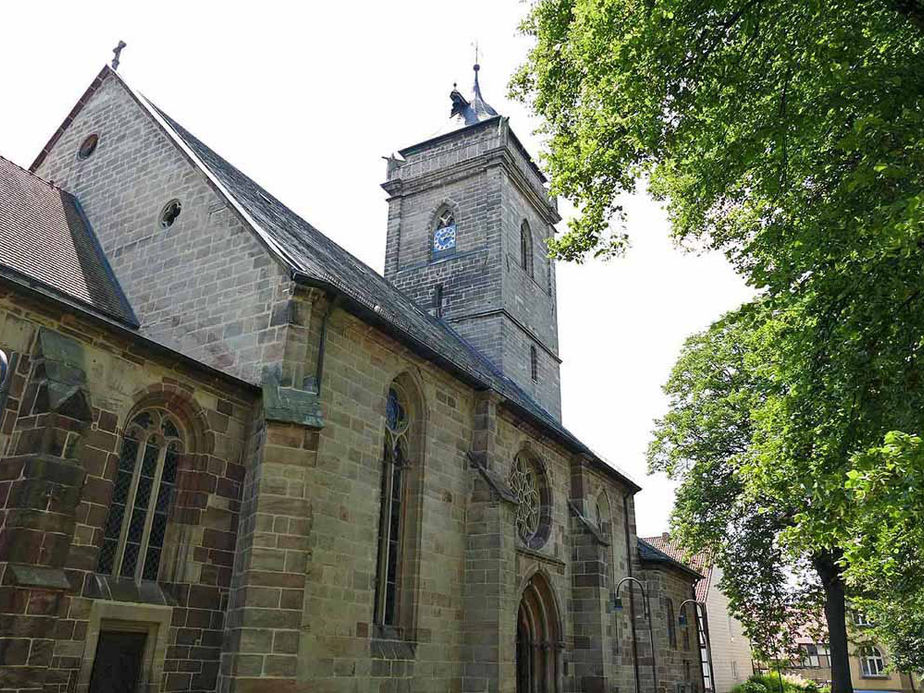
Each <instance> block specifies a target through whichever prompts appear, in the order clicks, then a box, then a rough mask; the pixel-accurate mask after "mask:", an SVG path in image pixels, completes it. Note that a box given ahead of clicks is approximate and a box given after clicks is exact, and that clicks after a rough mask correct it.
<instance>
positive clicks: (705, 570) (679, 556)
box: [642, 534, 712, 602]
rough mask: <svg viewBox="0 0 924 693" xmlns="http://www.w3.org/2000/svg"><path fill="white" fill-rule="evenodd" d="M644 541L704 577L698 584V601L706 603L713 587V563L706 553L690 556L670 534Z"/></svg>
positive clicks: (701, 552) (646, 538)
mask: <svg viewBox="0 0 924 693" xmlns="http://www.w3.org/2000/svg"><path fill="white" fill-rule="evenodd" d="M642 541H645V542H646V543H648V544H649V545H650V546H651V547H653V548H654V549H656V550H658V551H660V552H661V553H663V554H665V555H666V556H669V557H670V558H672V559H673V560H675V561H678V562H680V563H683V564H685V565H688V566H690V567H691V568H692V569H693V570H695V571H696V572H697V573H699V574H700V575H702V576H703V577H702V579H701V580H700V581H699V582H697V583H696V601H698V602H704V601H706V597H708V596H709V588H710V587H711V586H712V561H710V560H709V556H708V555H707V554H706V553H705V552H704V551H700V552H699V553H695V554H693V555H692V556H689V555H687V554H686V553H685V552H684V551H683V549H681V548H680V547H679V546H678V545H677V544H676V543H674V542H673V541H671V538H670V535H669V534H662V535H660V536H657V537H645V538H644V539H643V540H642Z"/></svg>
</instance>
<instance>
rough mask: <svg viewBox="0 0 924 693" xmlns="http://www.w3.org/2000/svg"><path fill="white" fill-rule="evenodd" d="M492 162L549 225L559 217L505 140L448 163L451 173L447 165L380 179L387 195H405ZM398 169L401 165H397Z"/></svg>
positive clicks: (420, 190) (461, 176)
mask: <svg viewBox="0 0 924 693" xmlns="http://www.w3.org/2000/svg"><path fill="white" fill-rule="evenodd" d="M493 166H500V167H501V168H503V169H504V172H505V173H507V174H508V175H509V176H510V179H511V180H512V181H513V183H514V185H516V187H517V189H518V190H519V191H520V192H521V193H523V195H524V196H525V197H526V198H527V199H528V200H529V201H530V202H532V203H533V206H534V207H535V208H536V209H537V210H539V213H540V214H541V215H542V217H543V219H544V220H545V221H546V222H547V223H549V224H552V225H555V224H557V223H558V222H559V221H561V215H560V214H559V213H558V210H557V209H556V208H555V206H554V205H553V204H552V203H551V202H550V201H549V199H548V198H547V197H545V196H542V195H539V193H538V192H537V191H536V189H535V186H533V185H532V184H531V183H530V181H529V180H528V179H527V177H526V174H525V173H523V170H522V169H521V168H520V167H519V166H518V165H517V162H516V159H515V158H514V154H513V152H512V151H511V148H510V147H509V146H507V145H506V144H503V145H501V146H499V147H493V148H492V149H489V150H487V151H485V152H482V153H481V154H478V155H477V156H473V157H471V158H469V159H466V160H465V161H461V162H459V163H457V164H453V165H452V166H451V171H452V172H451V174H449V175H447V172H446V169H447V167H443V168H441V169H439V170H436V171H429V172H427V173H424V174H421V175H419V176H415V177H413V178H401V177H400V176H399V177H396V178H392V179H391V180H388V181H386V182H384V183H382V188H383V189H384V190H385V192H387V193H388V195H389V198H390V199H391V198H396V197H404V196H406V195H411V194H414V193H419V192H423V191H425V190H428V189H430V188H433V187H437V186H441V185H445V184H446V183H448V182H452V181H455V180H460V179H462V178H466V177H468V176H470V175H472V174H473V173H477V172H479V171H484V170H486V169H488V168H491V167H493ZM399 170H400V169H399Z"/></svg>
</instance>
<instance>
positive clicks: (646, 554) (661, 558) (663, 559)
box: [638, 537, 703, 599]
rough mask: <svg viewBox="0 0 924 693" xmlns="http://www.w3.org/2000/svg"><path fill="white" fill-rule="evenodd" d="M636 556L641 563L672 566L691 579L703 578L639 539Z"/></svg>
mask: <svg viewBox="0 0 924 693" xmlns="http://www.w3.org/2000/svg"><path fill="white" fill-rule="evenodd" d="M638 554H639V558H641V559H642V561H643V562H648V563H664V564H666V565H670V566H673V567H674V568H677V569H678V570H681V571H683V572H685V573H687V574H688V575H691V576H693V577H697V578H702V577H703V576H702V574H700V573H699V572H697V571H696V570H693V568H691V567H690V566H689V565H688V564H686V563H684V562H683V561H679V560H677V559H676V558H674V557H673V556H668V555H667V554H666V553H664V552H663V551H661V550H660V549H658V548H656V547H654V546H652V545H651V544H649V543H648V542H647V541H645V540H644V539H642V538H641V537H639V538H638ZM700 581H701V580H700ZM697 584H698V583H697ZM697 599H698V597H697Z"/></svg>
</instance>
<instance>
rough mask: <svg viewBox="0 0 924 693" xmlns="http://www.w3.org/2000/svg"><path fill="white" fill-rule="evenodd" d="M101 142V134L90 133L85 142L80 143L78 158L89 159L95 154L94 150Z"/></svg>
mask: <svg viewBox="0 0 924 693" xmlns="http://www.w3.org/2000/svg"><path fill="white" fill-rule="evenodd" d="M97 144H99V135H97V134H96V133H93V134H92V135H88V136H87V137H86V139H84V141H83V142H81V143H80V149H78V150H77V158H78V159H81V160H82V159H89V158H90V157H91V156H93V152H95V151H96V145H97Z"/></svg>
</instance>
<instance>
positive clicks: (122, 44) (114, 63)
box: [112, 41, 126, 70]
mask: <svg viewBox="0 0 924 693" xmlns="http://www.w3.org/2000/svg"><path fill="white" fill-rule="evenodd" d="M125 45H126V44H125V41H119V45H118V46H116V47H115V48H113V49H112V52H113V54H114V56H113V58H112V69H113V70H118V69H119V56H120V55H121V54H122V49H123V48H125Z"/></svg>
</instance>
